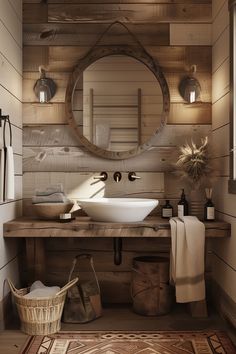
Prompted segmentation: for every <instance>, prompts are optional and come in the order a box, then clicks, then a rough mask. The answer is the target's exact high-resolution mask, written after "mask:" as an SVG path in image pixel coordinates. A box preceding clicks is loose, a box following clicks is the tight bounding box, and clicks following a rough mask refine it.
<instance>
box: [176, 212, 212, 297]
mask: <svg viewBox="0 0 236 354" xmlns="http://www.w3.org/2000/svg"><path fill="white" fill-rule="evenodd" d="M170 226H171V254H170V280H171V281H172V283H174V284H175V288H176V301H177V302H180V303H183V302H192V301H200V300H203V299H205V280H204V266H205V264H204V263H205V259H204V256H205V226H204V224H203V223H202V222H201V221H199V220H198V218H196V217H195V216H184V217H183V219H182V220H180V219H179V218H172V219H170Z"/></svg>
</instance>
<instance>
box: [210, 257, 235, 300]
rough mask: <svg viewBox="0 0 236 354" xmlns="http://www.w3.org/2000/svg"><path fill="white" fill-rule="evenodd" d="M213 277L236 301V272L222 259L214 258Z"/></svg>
mask: <svg viewBox="0 0 236 354" xmlns="http://www.w3.org/2000/svg"><path fill="white" fill-rule="evenodd" d="M212 269H213V277H214V279H215V281H216V282H217V283H218V284H219V285H220V286H221V287H222V288H223V289H224V290H225V292H226V293H227V294H228V295H229V296H230V298H231V299H233V301H236V271H235V270H233V269H232V268H231V267H229V266H228V265H227V264H226V263H224V262H223V261H222V260H221V259H220V258H218V257H217V256H215V257H214V258H213V267H212Z"/></svg>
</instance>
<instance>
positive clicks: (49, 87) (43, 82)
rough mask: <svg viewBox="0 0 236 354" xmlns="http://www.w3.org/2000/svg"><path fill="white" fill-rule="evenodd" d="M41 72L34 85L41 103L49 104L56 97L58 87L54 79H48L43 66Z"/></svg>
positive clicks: (40, 68)
mask: <svg viewBox="0 0 236 354" xmlns="http://www.w3.org/2000/svg"><path fill="white" fill-rule="evenodd" d="M39 72H40V78H39V79H38V80H37V81H36V83H35V85H34V92H35V95H36V96H37V97H38V99H39V102H40V103H47V102H49V101H50V99H51V98H52V97H53V96H54V95H55V93H56V89H57V86H56V84H55V82H54V81H53V80H52V79H50V78H48V77H46V74H45V70H44V69H43V68H42V67H41V66H40V67H39Z"/></svg>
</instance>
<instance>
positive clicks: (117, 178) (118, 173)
mask: <svg viewBox="0 0 236 354" xmlns="http://www.w3.org/2000/svg"><path fill="white" fill-rule="evenodd" d="M113 178H114V180H115V181H116V182H117V183H118V182H120V180H121V178H122V175H121V173H120V172H118V171H116V172H115V173H114V175H113Z"/></svg>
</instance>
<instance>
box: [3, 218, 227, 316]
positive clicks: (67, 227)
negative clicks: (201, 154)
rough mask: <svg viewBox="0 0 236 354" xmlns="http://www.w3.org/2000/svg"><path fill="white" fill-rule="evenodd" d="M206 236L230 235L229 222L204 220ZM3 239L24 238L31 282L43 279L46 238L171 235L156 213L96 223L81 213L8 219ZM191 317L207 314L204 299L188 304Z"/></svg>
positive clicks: (166, 222) (166, 225)
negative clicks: (54, 218)
mask: <svg viewBox="0 0 236 354" xmlns="http://www.w3.org/2000/svg"><path fill="white" fill-rule="evenodd" d="M204 224H205V227H206V237H207V238H211V239H213V238H223V237H225V238H226V237H230V234H231V225H230V224H229V223H227V222H224V221H213V222H204ZM3 232H4V233H3V234H4V237H6V238H13V237H14V238H24V240H25V247H26V262H27V281H28V283H29V284H30V283H31V282H32V281H34V280H35V279H41V280H42V281H43V280H44V278H45V274H46V268H45V264H46V258H45V242H44V241H45V240H46V238H49V237H51V238H63V237H64V238H73V237H81V238H82V237H84V238H86V237H87V238H94V237H95V238H96V237H100V238H102V237H104V238H106V237H112V238H117V237H122V238H124V237H131V238H132V237H134V238H135V237H136V238H141V237H142V238H150V237H151V238H153V237H155V238H170V237H171V233H170V224H169V221H168V220H165V219H162V218H161V217H158V216H150V217H148V218H146V219H145V220H144V221H142V222H135V223H107V222H95V221H92V220H91V219H90V218H89V217H86V216H80V217H77V218H76V219H75V220H73V221H70V222H68V223H61V222H59V221H45V220H39V219H36V218H29V217H28V218H27V217H21V218H18V219H15V220H12V221H9V222H7V223H5V224H4V226H3ZM189 309H190V312H191V314H192V316H193V317H199V316H203V317H206V316H207V307H206V302H205V301H199V302H194V303H189Z"/></svg>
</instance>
